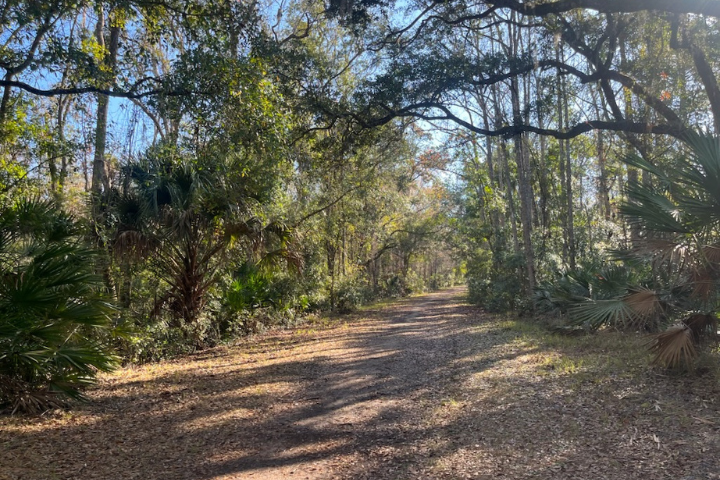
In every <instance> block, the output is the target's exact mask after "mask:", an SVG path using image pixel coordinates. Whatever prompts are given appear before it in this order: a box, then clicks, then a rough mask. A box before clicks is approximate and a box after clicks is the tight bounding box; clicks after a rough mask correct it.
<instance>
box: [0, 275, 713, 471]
mask: <svg viewBox="0 0 720 480" xmlns="http://www.w3.org/2000/svg"><path fill="white" fill-rule="evenodd" d="M462 293H463V292H462V290H460V289H451V290H445V291H442V292H438V293H434V294H429V295H425V296H422V297H417V298H412V299H406V300H402V301H399V302H397V303H396V304H393V305H390V306H386V307H382V308H378V309H376V310H374V311H368V312H363V313H362V314H357V315H353V316H348V317H341V318H340V319H338V320H332V321H329V322H325V323H319V324H315V325H306V326H302V327H300V328H298V329H295V330H289V331H282V332H273V333H270V334H267V335H264V336H262V337H259V338H253V339H248V340H247V341H245V342H244V343H243V344H242V345H240V346H238V347H233V348H229V349H228V348H223V349H215V350H212V351H208V352H204V353H202V354H200V355H195V356H192V357H189V358H186V359H179V360H177V361H172V362H165V363H161V364H155V365H148V366H144V367H139V368H133V369H124V370H122V371H119V372H117V373H115V374H113V375H112V376H110V377H108V378H106V379H105V380H104V381H103V383H102V385H101V386H100V387H99V388H98V389H97V390H95V391H94V392H93V393H92V395H93V398H94V402H93V403H92V404H90V405H87V406H84V407H82V408H80V409H78V410H76V411H74V412H70V413H68V412H56V413H55V414H53V415H50V416H46V417H43V418H40V419H28V418H18V417H14V418H9V417H4V418H0V450H2V455H0V479H115V478H118V479H120V478H122V479H124V478H137V479H163V480H174V479H263V480H276V479H286V478H287V479H293V478H298V479H312V480H324V479H369V480H370V479H372V480H375V479H441V478H442V479H491V478H492V479H495V478H500V479H531V478H532V479H549V478H553V479H555V478H558V479H603V478H606V479H614V480H615V479H618V480H621V479H643V480H644V479H656V478H657V479H681V480H700V479H713V478H720V475H718V474H720V468H719V467H720V462H719V461H718V460H717V456H716V455H715V453H716V452H717V451H718V447H720V438H719V437H720V434H719V432H720V426H719V425H720V400H716V399H717V398H718V395H717V393H718V390H720V388H718V385H717V381H716V380H713V379H710V380H709V379H708V378H707V377H706V378H704V379H703V378H697V377H692V378H684V377H679V376H678V377H668V376H666V375H659V374H658V373H657V372H656V371H653V370H652V369H649V368H648V367H647V365H646V364H645V360H642V364H640V365H630V364H627V361H626V360H625V359H623V358H622V355H621V354H620V353H618V352H621V351H620V350H618V351H611V350H607V347H606V346H603V347H595V346H593V345H595V343H588V342H597V340H595V339H588V340H569V341H571V342H577V341H580V342H585V343H583V344H582V345H581V346H577V345H575V344H572V345H571V347H572V348H570V347H568V348H570V349H569V350H568V348H565V347H562V345H560V346H558V345H555V346H552V345H550V346H549V345H545V344H543V343H542V342H536V341H535V340H534V337H533V336H532V335H535V333H532V332H531V333H530V334H528V333H527V332H524V331H523V330H522V328H524V327H520V329H518V328H519V327H518V325H516V324H515V323H514V322H508V321H505V320H503V319H502V318H499V317H498V318H495V317H490V316H487V315H484V314H482V313H481V312H479V311H478V310H477V309H474V308H472V307H468V306H466V305H463V304H462V302H461V301H460V299H461V295H462ZM613 338H614V337H613ZM553 341H555V340H553ZM562 342H565V340H562V339H561V343H562ZM608 345H612V342H610V343H608ZM560 347H562V348H565V350H562V348H560ZM625 348H626V347H625ZM593 349H595V350H594V353H593V352H592V351H593ZM590 354H593V355H594V357H592V358H595V359H596V360H597V359H600V360H601V361H599V363H597V365H596V366H591V365H589V364H584V363H583V362H589V360H587V359H588V358H590V357H587V355H590ZM593 365H594V364H593Z"/></svg>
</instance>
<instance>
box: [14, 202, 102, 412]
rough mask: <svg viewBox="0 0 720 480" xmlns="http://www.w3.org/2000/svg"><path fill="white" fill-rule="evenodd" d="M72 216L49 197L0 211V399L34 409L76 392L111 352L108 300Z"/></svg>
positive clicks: (74, 395)
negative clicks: (109, 344) (58, 207)
mask: <svg viewBox="0 0 720 480" xmlns="http://www.w3.org/2000/svg"><path fill="white" fill-rule="evenodd" d="M81 234H82V230H81V229H80V226H79V224H78V222H77V221H76V220H75V219H74V218H72V217H71V216H69V215H67V214H63V213H60V212H58V211H57V207H56V206H55V205H54V204H52V203H50V202H47V201H41V200H19V201H18V202H16V203H15V204H14V205H13V206H12V207H9V208H5V209H3V210H2V211H0V258H2V263H1V265H0V268H1V269H2V272H1V275H0V404H10V405H11V407H12V410H13V411H30V412H37V411H41V410H44V409H47V408H50V407H53V406H59V405H61V404H62V402H63V399H64V398H65V397H71V398H82V395H81V389H82V388H83V387H86V386H88V385H90V384H92V383H93V381H94V379H95V375H96V372H98V371H109V370H110V369H112V368H113V366H114V365H115V363H116V357H115V356H114V355H113V353H112V351H111V350H110V348H109V347H108V344H107V340H108V334H109V331H110V327H111V321H110V316H111V315H112V314H113V313H114V309H113V307H112V306H111V305H110V304H109V303H108V302H107V300H106V299H105V298H104V297H103V295H102V294H101V288H102V283H101V281H100V279H99V278H98V277H97V276H96V275H95V272H94V270H93V269H94V267H95V261H96V258H97V253H96V252H94V251H92V250H89V249H87V248H86V247H85V246H84V245H83V244H82V241H81V240H80V239H79V236H80V235H81Z"/></svg>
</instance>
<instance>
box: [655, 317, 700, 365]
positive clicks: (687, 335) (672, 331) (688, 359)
mask: <svg viewBox="0 0 720 480" xmlns="http://www.w3.org/2000/svg"><path fill="white" fill-rule="evenodd" d="M650 350H651V351H652V352H655V358H654V359H653V363H654V364H657V365H663V366H665V367H678V366H680V365H682V364H685V365H690V364H691V363H692V361H693V360H694V359H695V357H697V350H696V349H695V343H694V339H693V332H692V330H691V329H690V328H689V327H688V326H687V325H675V326H673V327H670V328H668V329H667V330H666V331H664V332H662V333H659V334H657V335H655V337H654V339H653V340H652V344H651V345H650Z"/></svg>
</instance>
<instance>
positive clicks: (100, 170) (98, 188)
mask: <svg viewBox="0 0 720 480" xmlns="http://www.w3.org/2000/svg"><path fill="white" fill-rule="evenodd" d="M95 38H96V40H97V42H98V44H100V46H102V47H104V48H107V55H106V57H105V59H104V62H105V65H106V66H107V67H108V68H109V69H110V71H111V72H112V75H113V76H114V72H115V65H116V63H117V54H118V44H119V39H120V27H119V26H118V25H116V24H114V23H113V22H112V20H111V25H110V38H109V42H108V45H107V46H106V42H105V11H104V8H103V7H102V5H101V6H100V7H99V12H98V21H97V24H96V26H95ZM105 86H106V87H110V86H112V81H110V82H107V83H106V85H105ZM109 106H110V97H108V96H107V95H103V94H98V100H97V122H96V127H95V154H94V157H93V168H92V183H91V186H90V192H91V194H92V198H93V200H92V201H93V213H94V215H95V216H96V217H97V216H98V215H99V212H100V204H99V202H101V198H102V194H103V192H104V191H105V192H106V191H108V190H109V189H110V179H109V178H108V173H107V166H106V164H105V147H106V145H107V122H108V108H109Z"/></svg>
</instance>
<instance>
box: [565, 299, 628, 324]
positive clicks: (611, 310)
mask: <svg viewBox="0 0 720 480" xmlns="http://www.w3.org/2000/svg"><path fill="white" fill-rule="evenodd" d="M569 312H570V317H571V319H572V320H573V322H574V323H576V324H580V325H586V326H587V327H589V328H591V329H593V330H597V329H598V328H600V327H602V326H603V325H626V324H627V323H629V322H630V321H631V320H632V319H633V318H634V315H635V313H634V312H633V310H632V309H631V308H630V306H629V305H628V304H627V303H626V302H625V301H624V300H622V299H609V300H589V301H586V302H584V303H579V304H576V305H574V306H572V307H571V308H570V311H569Z"/></svg>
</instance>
